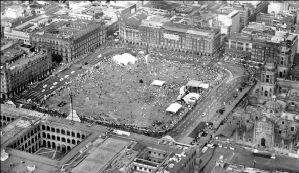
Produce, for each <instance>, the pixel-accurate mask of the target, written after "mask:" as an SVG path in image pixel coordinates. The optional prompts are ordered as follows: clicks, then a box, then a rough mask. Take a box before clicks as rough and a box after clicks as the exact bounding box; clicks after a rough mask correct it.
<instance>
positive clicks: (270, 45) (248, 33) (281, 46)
mask: <svg viewBox="0 0 299 173" xmlns="http://www.w3.org/2000/svg"><path fill="white" fill-rule="evenodd" d="M254 26H256V27H248V28H244V29H243V30H242V33H239V34H234V35H232V36H231V37H229V38H228V41H227V43H226V52H227V53H232V54H236V57H237V58H238V57H239V58H240V57H243V58H244V57H246V59H247V61H249V62H256V63H264V62H265V61H266V60H267V59H269V58H270V59H273V60H274V61H275V62H276V61H280V62H288V63H287V64H286V63H282V64H281V67H280V68H279V69H280V71H279V75H280V74H281V73H282V74H283V75H280V76H281V77H283V76H285V75H286V74H288V71H289V70H287V69H284V68H283V67H282V66H284V67H286V66H288V67H287V68H288V69H290V67H291V64H293V62H294V57H295V54H296V52H297V47H298V37H297V36H296V35H294V34H288V33H284V32H279V31H274V30H271V29H269V28H264V27H259V26H260V25H254ZM280 72H281V73H280Z"/></svg>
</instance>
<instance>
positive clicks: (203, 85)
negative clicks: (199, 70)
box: [199, 83, 209, 89]
mask: <svg viewBox="0 0 299 173" xmlns="http://www.w3.org/2000/svg"><path fill="white" fill-rule="evenodd" d="M199 87H200V88H204V89H208V88H209V84H206V83H202V84H200V85H199Z"/></svg>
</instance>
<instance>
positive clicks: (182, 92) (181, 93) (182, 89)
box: [180, 85, 186, 95]
mask: <svg viewBox="0 0 299 173" xmlns="http://www.w3.org/2000/svg"><path fill="white" fill-rule="evenodd" d="M185 93H186V86H185V85H183V86H182V87H181V88H180V95H184V94H185Z"/></svg>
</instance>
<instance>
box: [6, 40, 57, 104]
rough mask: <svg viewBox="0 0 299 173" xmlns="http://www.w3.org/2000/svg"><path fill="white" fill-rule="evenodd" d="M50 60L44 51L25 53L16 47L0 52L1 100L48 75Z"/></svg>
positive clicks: (50, 67)
mask: <svg viewBox="0 0 299 173" xmlns="http://www.w3.org/2000/svg"><path fill="white" fill-rule="evenodd" d="M51 70H52V58H51V56H50V54H49V52H48V51H47V50H46V49H42V48H36V50H35V51H34V52H27V53H26V52H25V51H23V50H21V49H20V48H18V47H16V46H15V47H13V48H9V49H6V50H5V51H3V52H1V98H2V99H7V98H10V97H13V96H15V95H16V94H18V93H20V92H21V91H22V90H24V89H25V87H26V86H27V85H28V84H29V83H31V82H33V81H37V80H39V79H42V78H44V77H46V76H48V75H49V74H50V72H51Z"/></svg>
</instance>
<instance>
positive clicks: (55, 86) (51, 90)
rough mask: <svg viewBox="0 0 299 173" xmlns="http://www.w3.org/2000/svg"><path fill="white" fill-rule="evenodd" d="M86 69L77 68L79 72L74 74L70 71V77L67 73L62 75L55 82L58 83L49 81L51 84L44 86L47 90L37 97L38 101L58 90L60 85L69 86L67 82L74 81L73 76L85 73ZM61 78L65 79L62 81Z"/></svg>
mask: <svg viewBox="0 0 299 173" xmlns="http://www.w3.org/2000/svg"><path fill="white" fill-rule="evenodd" d="M83 73H84V71H82V70H77V72H74V73H73V74H71V73H69V74H67V75H69V77H67V78H66V75H65V76H60V77H58V78H57V79H59V81H57V80H55V81H53V82H57V84H56V85H53V84H54V83H52V85H51V84H50V83H49V85H48V86H47V87H46V88H44V89H45V90H46V91H45V92H44V93H43V94H40V95H39V96H38V97H37V98H36V101H39V100H41V99H42V98H44V96H46V95H49V94H52V93H53V92H54V91H56V90H57V89H58V88H60V87H63V86H68V84H67V83H69V82H71V81H72V78H74V77H78V75H80V74H83ZM60 79H63V80H62V81H60ZM51 86H54V88H52V89H50V88H51Z"/></svg>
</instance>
